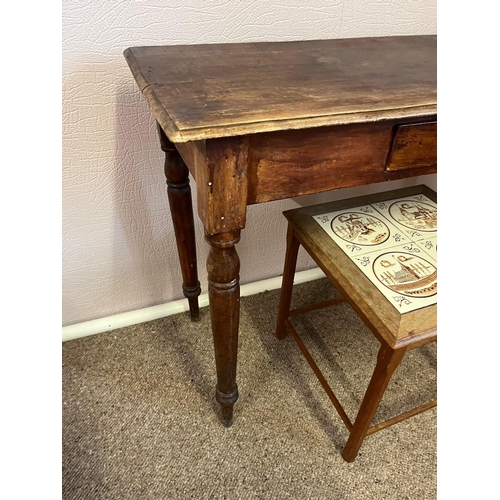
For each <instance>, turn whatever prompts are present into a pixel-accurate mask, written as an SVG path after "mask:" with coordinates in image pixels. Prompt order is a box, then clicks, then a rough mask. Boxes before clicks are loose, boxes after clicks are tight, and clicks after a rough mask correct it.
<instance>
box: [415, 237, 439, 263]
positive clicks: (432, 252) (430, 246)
mask: <svg viewBox="0 0 500 500" xmlns="http://www.w3.org/2000/svg"><path fill="white" fill-rule="evenodd" d="M415 244H416V245H418V246H419V247H420V248H421V249H422V251H423V252H425V253H427V255H429V256H430V257H432V260H433V261H434V262H435V263H437V236H432V237H431V238H425V239H423V240H420V241H417V242H415Z"/></svg>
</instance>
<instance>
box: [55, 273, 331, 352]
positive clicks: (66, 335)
mask: <svg viewBox="0 0 500 500" xmlns="http://www.w3.org/2000/svg"><path fill="white" fill-rule="evenodd" d="M324 277H325V274H324V273H323V271H322V270H321V269H320V268H319V267H316V268H314V269H306V270H305V271H299V272H297V273H295V278H294V284H299V283H305V282H307V281H313V280H317V279H320V278H324ZM282 279H283V277H282V276H278V277H276V278H269V279H267V280H262V281H256V282H255V283H247V284H246V285H241V288H240V296H241V297H247V296H249V295H254V294H256V293H260V292H265V291H267V290H276V289H278V288H281V282H282ZM198 303H199V305H200V307H205V306H208V294H206V293H203V294H201V295H200V296H199V297H198ZM188 310H189V305H188V301H187V299H180V300H175V301H173V302H168V303H166V304H160V305H158V306H152V307H146V308H144V309H137V310H135V311H130V312H126V313H121V314H115V315H114V316H108V317H106V318H99V319H94V320H91V321H85V322H83V323H77V324H75V325H69V326H63V329H62V341H63V342H66V341H68V340H74V339H79V338H81V337H87V336H89V335H95V334H96V333H102V332H109V331H111V330H116V329H117V328H123V327H125V326H131V325H137V324H139V323H145V322H146V321H152V320H154V319H159V318H165V317H166V316H171V315H172V314H177V313H181V312H184V311H188Z"/></svg>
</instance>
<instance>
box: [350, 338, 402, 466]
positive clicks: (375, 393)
mask: <svg viewBox="0 0 500 500" xmlns="http://www.w3.org/2000/svg"><path fill="white" fill-rule="evenodd" d="M404 355H405V349H404V348H402V349H392V348H391V347H390V346H389V345H387V344H382V345H381V346H380V350H379V352H378V356H377V364H376V366H375V370H374V371H373V375H372V378H371V380H370V384H369V385H368V389H367V390H366V394H365V397H364V398H363V402H362V403H361V406H360V408H359V411H358V415H357V417H356V420H355V421H354V425H353V427H352V429H351V432H350V434H349V439H348V440H347V443H346V445H345V447H344V451H343V452H342V457H343V458H344V460H345V461H346V462H352V461H353V460H354V459H355V458H356V456H357V454H358V451H359V448H360V447H361V444H362V443H363V440H364V438H365V436H366V433H367V431H368V428H369V427H370V424H371V422H372V420H373V417H374V416H375V412H376V411H377V408H378V407H379V404H380V401H382V396H383V395H384V392H385V390H386V388H387V385H388V384H389V381H390V380H391V377H392V374H393V373H394V371H395V370H396V368H397V367H398V366H399V364H400V363H401V360H402V359H403V357H404Z"/></svg>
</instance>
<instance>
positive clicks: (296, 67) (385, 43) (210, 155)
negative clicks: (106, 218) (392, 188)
mask: <svg viewBox="0 0 500 500" xmlns="http://www.w3.org/2000/svg"><path fill="white" fill-rule="evenodd" d="M436 42H437V39H436V37H435V36H401V37H379V38H360V39H353V38H350V39H346V40H310V41H294V42H272V43H264V42H263V43H241V44H213V45H183V46H151V47H131V48H128V49H127V50H126V51H125V53H124V55H125V58H126V60H127V63H128V65H129V67H130V70H131V72H132V74H133V76H134V78H135V81H136V82H137V85H138V86H139V89H140V91H141V92H142V93H143V95H144V97H145V99H146V101H147V103H148V105H149V107H150V109H151V111H152V113H153V115H154V118H155V119H156V122H157V124H158V132H159V135H160V144H161V148H162V150H163V151H164V152H165V174H166V177H167V184H168V196H169V202H170V209H171V214H172V219H173V225H174V230H175V234H176V239H177V247H178V251H179V257H180V264H181V270H182V276H183V289H184V294H185V296H186V297H187V298H188V300H189V305H190V311H191V316H192V318H193V320H196V319H197V317H198V295H199V294H200V285H199V282H198V270H197V261H196V243H195V234H194V223H193V209H192V204H191V188H190V185H189V173H191V174H192V176H193V178H194V179H195V180H196V192H197V204H198V206H197V212H198V216H199V217H200V219H201V221H202V222H203V226H204V229H205V239H206V241H207V243H208V245H209V246H210V252H209V255H208V258H207V272H208V282H209V287H208V294H209V299H210V314H211V319H212V330H213V338H214V348H215V364H216V370H217V387H216V399H217V401H218V402H219V403H220V405H221V410H222V422H223V423H224V424H225V425H230V424H231V422H232V416H233V405H234V403H235V402H236V400H237V398H238V387H237V384H236V364H237V363H236V361H237V353H238V328H239V269H240V263H239V258H238V254H237V251H236V244H237V243H238V241H239V239H240V232H241V230H242V229H244V228H245V225H246V212H247V206H248V205H251V204H255V203H265V202H268V201H273V200H280V199H284V198H291V197H296V196H301V195H306V194H312V193H319V192H322V191H328V190H331V189H340V188H347V187H353V186H360V185H364V184H371V183H378V182H383V181H389V180H393V179H402V178H407V177H412V176H417V175H425V174H431V173H435V172H436V171H437V163H436V130H437V98H436V95H437V85H436V74H437V72H436ZM139 146H142V145H141V144H139V145H138V147H139Z"/></svg>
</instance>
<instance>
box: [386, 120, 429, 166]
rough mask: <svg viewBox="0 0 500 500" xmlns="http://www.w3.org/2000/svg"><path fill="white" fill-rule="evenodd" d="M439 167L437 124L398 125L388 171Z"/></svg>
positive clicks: (388, 162) (390, 153)
mask: <svg viewBox="0 0 500 500" xmlns="http://www.w3.org/2000/svg"><path fill="white" fill-rule="evenodd" d="M435 165H437V122H426V123H412V124H407V125H398V126H397V127H396V133H395V134H394V139H393V141H392V145H391V149H390V152H389V157H388V161H387V167H386V169H387V170H405V169H408V168H417V167H432V166H435Z"/></svg>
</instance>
